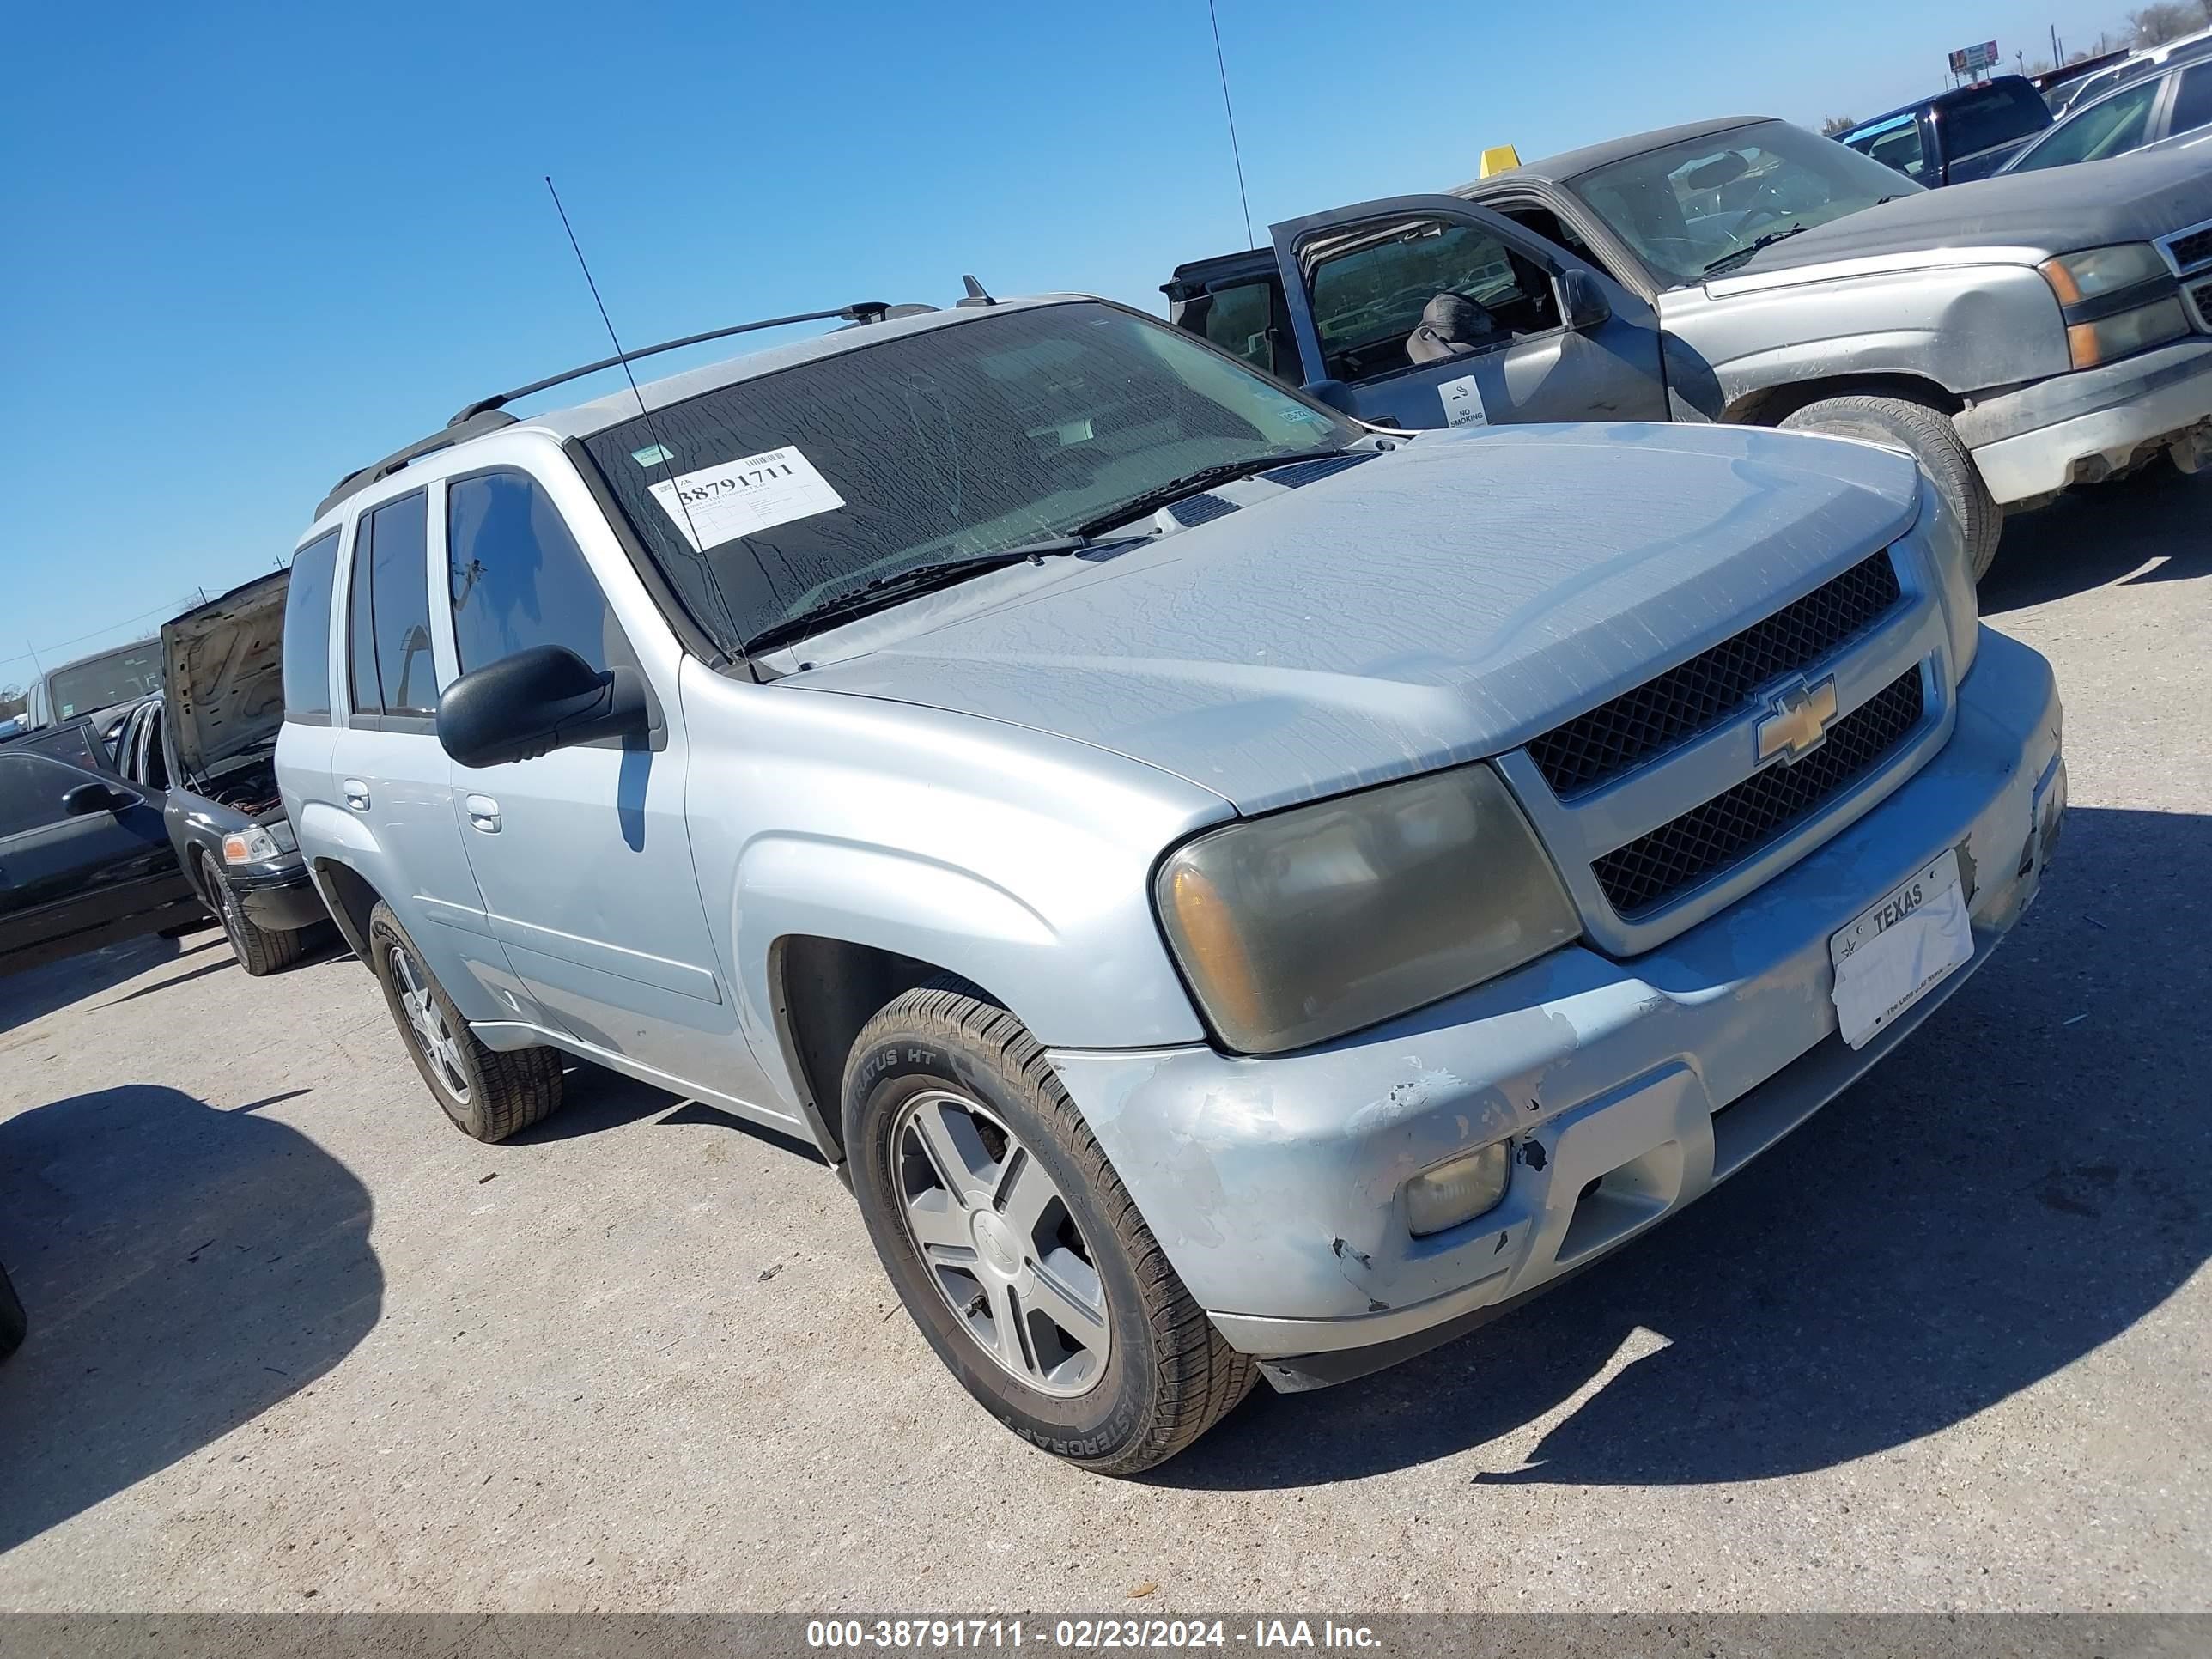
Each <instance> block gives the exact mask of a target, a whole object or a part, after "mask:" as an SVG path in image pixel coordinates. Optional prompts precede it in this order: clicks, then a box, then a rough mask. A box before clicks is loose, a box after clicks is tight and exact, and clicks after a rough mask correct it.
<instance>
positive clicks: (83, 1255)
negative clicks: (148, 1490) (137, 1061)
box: [0, 1085, 384, 1552]
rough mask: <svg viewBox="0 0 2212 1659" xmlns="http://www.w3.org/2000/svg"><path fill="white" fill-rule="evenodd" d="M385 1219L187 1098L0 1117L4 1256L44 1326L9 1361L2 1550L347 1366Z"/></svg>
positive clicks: (264, 1137)
mask: <svg viewBox="0 0 2212 1659" xmlns="http://www.w3.org/2000/svg"><path fill="white" fill-rule="evenodd" d="M252 1104H253V1105H255V1106H259V1105H263V1104H266V1102H255V1103H252ZM369 1216H370V1204H369V1195H368V1188H365V1187H364V1186H362V1183H361V1182H360V1181H359V1180H358V1179H356V1177H355V1176H354V1175H353V1173H352V1172H351V1171H350V1170H348V1169H347V1168H346V1167H345V1165H344V1164H341V1163H339V1162H338V1161H337V1159H336V1158H332V1157H331V1156H330V1155H329V1154H328V1153H327V1152H324V1151H323V1150H322V1149H321V1148H320V1147H319V1146H316V1145H315V1143H314V1142H313V1141H312V1140H310V1139H308V1138H307V1136H305V1135H303V1134H301V1133H300V1132H299V1131H298V1130H296V1129H293V1128H290V1127H287V1126H286V1125H284V1124H283V1123H280V1122H278V1121H275V1120H273V1119H270V1118H266V1117H263V1116H260V1115H257V1114H256V1112H254V1111H252V1110H250V1109H247V1110H236V1111H222V1110H219V1109H215V1108H212V1107H210V1106H208V1105H207V1104H205V1103H203V1102H201V1101H198V1100H196V1099H194V1098H193V1097H191V1096H190V1095H187V1094H184V1093H182V1092H180V1091H177V1090H174V1089H167V1088H161V1087H156V1086H154V1085H128V1086H125V1087H122V1088H115V1089H104V1090H101V1091H98V1092H97V1093H93V1094H84V1095H77V1096H74V1097H70V1098H68V1099H65V1100H58V1101H56V1102H54V1103H52V1104H50V1105H46V1106H40V1107H38V1108H35V1109H33V1110H30V1111H27V1112H23V1113H21V1114H19V1115H15V1116H14V1117H11V1118H7V1119H4V1120H0V1261H5V1262H6V1263H7V1267H8V1271H9V1274H10V1276H11V1277H12V1278H13V1279H14V1280H15V1289H16V1291H17V1293H18V1294H19V1295H20V1296H21V1297H22V1299H23V1303H24V1305H25V1307H26V1308H27V1310H28V1311H29V1316H30V1325H31V1330H30V1336H29V1339H28V1340H27V1341H26V1342H25V1343H24V1345H23V1347H22V1348H21V1351H20V1352H17V1354H16V1355H15V1358H12V1359H10V1360H9V1361H8V1362H7V1363H6V1364H0V1552H5V1551H6V1550H8V1549H10V1548H12V1547H14V1546H15V1545H17V1544H19V1543H21V1542H22V1541H24V1540H26V1539H28V1538H31V1537H33V1536H35V1535H36V1534H40V1533H41V1532H44V1531H45V1530H46V1529H47V1528H50V1527H52V1526H54V1525H56V1524H58V1522H63V1521H65V1520H67V1519H68V1518H69V1517H70V1516H73V1515H76V1514H77V1513H78V1512H80V1511H81V1510H85V1509H88V1508H89V1507H90V1506H91V1505H93V1504H97V1503H99V1502H100V1500H101V1499H103V1498H108V1497H110V1496H112V1494H114V1493H116V1492H121V1491H123V1490H124V1489H125V1488H126V1487H129V1486H131V1485H133V1484H134V1483H136V1482H137V1481H139V1480H143V1479H145V1478H146V1477H147V1476H149V1475H150V1474H154V1473H155V1472H156V1471H158V1470H160V1469H162V1468H167V1466H169V1465H170V1464H172V1463H175V1462H179V1461H180V1460H182V1459H185V1458H187V1457H190V1456H191V1455H194V1454H195V1453H197V1452H198V1451H199V1450H201V1449H203V1448H204V1447H206V1446H208V1445H209V1444H210V1443H213V1442H214V1441H216V1440H217V1439H219V1438H221V1437H222V1436H224V1435H226V1434H228V1433H229V1432H230V1431H232V1430H234V1429H235V1428H237V1427H239V1426H240V1425H241V1424H244V1423H247V1422H250V1421H251V1420H252V1419H254V1418H255V1417H257V1416H258V1415H259V1414H260V1413H263V1412H264V1411H267V1410H268V1409H269V1408H270V1407H271V1406H274V1405H275V1404H276V1403H277V1402H278V1401H281V1400H283V1399H284V1398H285V1396H287V1395H290V1394H292V1393H294V1392H295V1391H296V1390H298V1389H301V1388H304V1387H306V1386H307V1385H308V1384H309V1383H313V1381H314V1380H315V1379H316V1378H317V1377H319V1376H322V1375H323V1374H324V1373H325V1372H326V1371H328V1370H330V1369H331V1366H333V1365H335V1364H337V1362H338V1360H339V1359H341V1358H343V1357H344V1355H345V1354H346V1353H347V1352H349V1351H350V1350H351V1349H352V1348H353V1346H355V1344H356V1343H358V1342H359V1341H360V1340H362V1337H363V1336H365V1335H367V1334H368V1331H369V1330H370V1328H372V1327H374V1324H375V1323H376V1320H377V1316H378V1312H379V1310H380V1307H381V1305H382V1301H383V1292H384V1275H383V1272H382V1270H381V1269H380V1267H379V1266H378V1264H377V1260H376V1256H375V1254H374V1251H373V1250H372V1249H370V1248H369V1238H368V1231H369Z"/></svg>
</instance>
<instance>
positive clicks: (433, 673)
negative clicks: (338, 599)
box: [348, 489, 438, 717]
mask: <svg viewBox="0 0 2212 1659" xmlns="http://www.w3.org/2000/svg"><path fill="white" fill-rule="evenodd" d="M429 511H430V505H429V497H428V495H425V494H424V493H423V492H422V491H421V490H419V489H418V490H416V492H415V493H414V494H413V495H403V496H401V497H400V498H399V499H398V501H386V503H385V504H384V505H383V506H382V507H378V508H377V509H376V510H375V511H374V512H372V513H366V514H364V515H363V516H362V520H361V521H360V523H359V524H358V525H356V526H355V528H354V549H353V581H352V584H351V598H350V600H349V604H350V605H351V617H350V625H349V629H348V632H349V635H350V637H351V640H352V642H353V644H352V653H351V655H352V659H353V707H354V712H355V713H356V714H398V715H406V716H417V717H427V716H428V715H430V714H434V713H435V712H436V710H437V707H438V671H437V668H436V665H435V663H434V662H433V661H432V659H431V655H430V578H429V571H428V567H427V565H426V564H425V563H424V559H425V556H426V555H427V553H428V546H429V544H428V535H429Z"/></svg>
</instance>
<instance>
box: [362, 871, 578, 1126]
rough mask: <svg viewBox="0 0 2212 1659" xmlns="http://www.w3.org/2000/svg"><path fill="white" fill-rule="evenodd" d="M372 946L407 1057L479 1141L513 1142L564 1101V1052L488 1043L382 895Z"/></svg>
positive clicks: (371, 916) (456, 1121)
mask: <svg viewBox="0 0 2212 1659" xmlns="http://www.w3.org/2000/svg"><path fill="white" fill-rule="evenodd" d="M368 946H369V953H370V955H369V959H370V965H371V966H373V967H374V969H375V970H376V979H377V983H378V984H380V985H381V986H383V987H384V1000H385V1003H386V1006H388V1007H390V1009H391V1010H392V1024H395V1025H397V1026H398V1028H399V1036H400V1040H401V1041H402V1042H404V1043H405V1044H406V1045H407V1056H408V1058H409V1059H410V1060H413V1061H414V1062H415V1069H416V1071H418V1072H420V1073H422V1081H423V1082H424V1083H425V1084H427V1085H429V1090H430V1092H431V1094H432V1095H433V1096H435V1097H436V1099H437V1102H438V1104H439V1105H440V1106H441V1107H442V1108H444V1109H445V1113H446V1115H447V1117H448V1118H450V1119H452V1120H453V1127H455V1128H457V1129H459V1131H460V1132H461V1133H463V1134H465V1135H466V1136H468V1137H469V1138H470V1139H472V1140H505V1139H507V1137H508V1136H509V1135H511V1134H513V1133H516V1132H517V1131H519V1130H522V1129H526V1128H528V1127H530V1126H531V1125H532V1124H533V1123H536V1122H538V1121H540V1120H541V1119H543V1118H544V1117H545V1116H547V1115H549V1114H550V1113H551V1111H552V1110H553V1109H554V1108H555V1107H556V1106H558V1105H559V1104H560V1103H561V1057H560V1056H559V1055H558V1054H556V1053H554V1051H553V1050H552V1049H550V1048H515V1049H510V1050H501V1049H496V1048H486V1047H484V1045H483V1043H482V1042H479V1041H478V1040H477V1034H476V1033H475V1032H474V1031H471V1030H470V1029H469V1023H468V1021H466V1020H465V1019H464V1018H461V1011H460V1010H459V1009H458V1008H456V1007H455V1006H453V999H452V998H451V997H449V996H447V994H446V988H445V987H444V986H442V985H441V984H439V983H438V981H437V980H436V979H435V977H434V976H433V975H432V974H431V972H430V970H429V969H428V967H427V966H425V965H424V963H423V961H422V952H421V951H418V950H416V948H415V941H414V940H413V939H410V938H409V937H408V936H407V930H406V929H405V928H404V927H401V926H400V925H399V918H398V916H397V915H393V914H392V907H391V906H390V905H388V904H386V903H385V902H384V901H383V900H381V899H379V900H378V901H377V903H376V908H374V909H373V910H371V911H370V912H369V913H368Z"/></svg>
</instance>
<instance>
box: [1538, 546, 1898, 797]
mask: <svg viewBox="0 0 2212 1659" xmlns="http://www.w3.org/2000/svg"><path fill="white" fill-rule="evenodd" d="M1900 597H1901V594H1900V592H1899V588H1898V585H1897V567H1896V566H1895V565H1894V564H1893V563H1892V562H1891V560H1890V556H1889V554H1888V553H1887V551H1884V552H1881V553H1877V554H1875V556H1873V557H1872V558H1869V559H1862V560H1861V561H1860V562H1858V563H1857V564H1855V565H1853V566H1852V567H1851V568H1850V569H1849V570H1846V571H1845V572H1844V574H1842V575H1840V576H1838V577H1837V578H1836V579H1835V580H1833V581H1831V582H1829V583H1827V584H1826V586H1821V587H1816V588H1814V590H1813V591H1812V592H1810V593H1808V594H1807V595H1806V596H1805V597H1804V598H1803V599H1799V600H1796V602H1795V603H1793V604H1790V605H1784V606H1783V607H1782V609H1781V610H1779V611H1776V612H1775V613H1774V614H1773V615H1772V616H1771V617H1767V618H1765V620H1764V621H1762V622H1757V623H1753V624H1752V625H1751V626H1750V627H1749V628H1747V629H1744V630H1743V632H1742V633H1741V634H1738V635H1735V636H1734V637H1732V638H1729V639H1726V640H1723V641H1721V642H1720V643H1719V644H1718V645H1717V646H1715V647H1713V648H1712V649H1711V650H1710V651H1705V652H1701V653H1699V654H1698V655H1697V656H1694V657H1692V658H1691V659H1690V660H1689V661H1687V662H1686V663H1684V664H1682V665H1681V666H1680V667H1679V668H1670V669H1668V671H1666V672H1665V673H1663V674H1662V675H1660V676H1659V677H1658V678H1656V679H1651V680H1646V681H1645V682H1644V684H1641V685H1639V686H1638V687H1637V688H1636V689H1635V690H1633V691H1625V692H1623V693H1622V694H1621V695H1620V696H1617V697H1615V698H1614V699H1613V701H1612V702H1608V703H1605V704H1602V705H1601V706H1600V707H1598V708H1593V709H1591V710H1590V712H1589V714H1580V715H1577V717H1576V718H1575V719H1573V720H1569V721H1568V722H1567V723H1566V724H1565V725H1564V726H1554V727H1553V728H1552V730H1550V731H1549V732H1545V733H1544V735H1543V736H1542V737H1541V738H1537V739H1536V740H1535V741H1534V742H1533V743H1531V744H1529V745H1528V757H1529V758H1530V759H1531V760H1533V761H1534V762H1535V763H1536V768H1537V769H1538V770H1539V771H1541V773H1543V775H1544V781H1546V782H1547V783H1548V784H1550V785H1551V786H1552V793H1553V794H1555V795H1557V796H1559V799H1561V800H1570V799H1573V798H1574V797H1575V796H1577V795H1580V794H1584V793H1588V792H1589V791H1590V790H1592V789H1595V787H1597V786H1598V785H1599V784H1601V783H1603V782H1605V781H1607V779H1608V778H1612V777H1615V776H1618V775H1620V773H1623V772H1626V771H1627V770H1628V769H1630V768H1631V767H1633V766H1638V765H1640V764H1641V763H1644V761H1647V760H1649V759H1650V758H1651V757H1652V756H1654V755H1656V754H1658V753H1659V752H1661V751H1662V750H1667V749H1672V748H1674V746H1675V745H1677V744H1683V743H1687V742H1688V741H1689V740H1690V739H1691V738H1694V737H1697V736H1699V734H1700V733H1703V732H1710V731H1711V730H1712V729H1713V728H1714V727H1715V726H1719V725H1720V724H1722V723H1723V721H1725V720H1729V719H1731V718H1733V717H1734V716H1735V714H1738V713H1740V712H1741V710H1742V709H1743V708H1744V707H1745V706H1746V705H1747V703H1748V702H1750V701H1751V694H1752V693H1753V691H1754V690H1757V689H1758V688H1759V687H1760V686H1762V685H1764V684H1766V683H1767V682H1768V681H1769V680H1771V679H1774V678H1778V677H1779V676H1781V675H1784V674H1788V673H1794V672H1796V671H1799V670H1802V669H1803V668H1806V667H1808V666H1809V665H1812V664H1813V663H1814V662H1817V661H1819V660H1820V659H1821V658H1822V657H1824V656H1826V655H1827V654H1828V653H1830V652H1832V651H1833V650H1834V649H1835V648H1836V647H1838V646H1839V645H1841V644H1843V643H1844V641H1846V640H1849V639H1851V638H1852V637H1854V636H1855V635H1860V634H1863V633H1865V632H1866V631H1867V630H1868V629H1869V628H1872V627H1873V626H1874V625H1875V623H1878V622H1880V621H1881V618H1882V617H1884V616H1885V615H1887V613H1888V611H1889V610H1890V607H1891V606H1893V605H1895V604H1896V603H1897V602H1898V600H1899V598H1900Z"/></svg>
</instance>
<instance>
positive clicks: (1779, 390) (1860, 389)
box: [1721, 372, 1966, 426]
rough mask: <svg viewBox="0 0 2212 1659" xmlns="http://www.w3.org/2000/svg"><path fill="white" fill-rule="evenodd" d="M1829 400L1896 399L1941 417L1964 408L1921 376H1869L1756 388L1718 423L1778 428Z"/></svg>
mask: <svg viewBox="0 0 2212 1659" xmlns="http://www.w3.org/2000/svg"><path fill="white" fill-rule="evenodd" d="M1826 398H1899V399H1900V400H1902V401H1904V402H1905V403H1912V404H1923V405H1924V406H1925V407H1927V408H1929V409H1933V410H1939V411H1940V412H1942V413H1943V414H1945V415H1956V414H1957V413H1958V412H1959V411H1960V410H1962V409H1964V408H1965V407H1966V399H1965V398H1961V397H1960V395H1959V394H1958V393H1957V392H1954V391H1952V390H1951V389H1950V388H1949V387H1948V386H1944V385H1942V383H1941V382H1940V381H1936V380H1930V379H1929V378H1928V377H1927V376H1926V375H1924V374H1906V373H1903V372H1893V373H1871V372H1870V373H1866V374H1832V375H1826V376H1821V377H1819V378H1816V379H1814V380H1790V381H1786V382H1784V383H1783V384H1781V385H1778V386H1760V387H1759V388H1757V389H1756V390H1754V391H1751V392H1744V393H1743V394H1741V396H1740V397H1738V398H1735V401H1733V402H1732V403H1730V404H1729V405H1728V406H1727V407H1726V408H1725V409H1723V410H1722V411H1721V419H1722V420H1723V422H1728V423H1729V424H1730V425H1735V426H1779V425H1780V424H1781V423H1782V422H1784V421H1786V420H1788V419H1789V418H1790V416H1792V415H1795V414H1796V412H1797V411H1798V410H1801V409H1804V408H1806V407H1808V405H1810V404H1817V403H1820V402H1821V401H1823V400H1824V399H1826Z"/></svg>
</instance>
